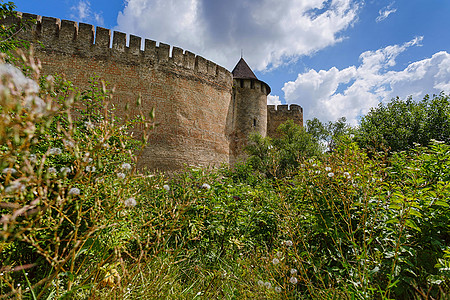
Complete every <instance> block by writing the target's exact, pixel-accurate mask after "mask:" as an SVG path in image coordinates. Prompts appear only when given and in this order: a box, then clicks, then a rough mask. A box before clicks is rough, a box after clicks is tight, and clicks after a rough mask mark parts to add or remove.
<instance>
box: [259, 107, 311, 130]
mask: <svg viewBox="0 0 450 300" xmlns="http://www.w3.org/2000/svg"><path fill="white" fill-rule="evenodd" d="M287 120H293V121H294V123H295V124H298V125H300V126H303V108H302V107H301V106H300V105H297V104H291V105H290V106H289V105H286V104H284V105H277V106H275V105H267V135H268V136H271V137H276V136H278V135H279V132H278V131H277V129H278V127H279V126H280V125H281V124H282V123H284V122H286V121H287Z"/></svg>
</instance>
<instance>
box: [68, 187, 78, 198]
mask: <svg viewBox="0 0 450 300" xmlns="http://www.w3.org/2000/svg"><path fill="white" fill-rule="evenodd" d="M79 194H80V189H79V188H76V187H74V188H71V189H70V190H69V193H68V195H69V196H75V195H79Z"/></svg>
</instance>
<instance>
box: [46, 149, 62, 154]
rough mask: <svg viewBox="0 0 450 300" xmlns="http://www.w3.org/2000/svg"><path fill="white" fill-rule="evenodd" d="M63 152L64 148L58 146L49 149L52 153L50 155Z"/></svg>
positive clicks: (49, 152)
mask: <svg viewBox="0 0 450 300" xmlns="http://www.w3.org/2000/svg"><path fill="white" fill-rule="evenodd" d="M61 153H62V150H61V149H60V148H57V147H55V148H51V149H50V150H49V151H48V154H50V155H60V154H61Z"/></svg>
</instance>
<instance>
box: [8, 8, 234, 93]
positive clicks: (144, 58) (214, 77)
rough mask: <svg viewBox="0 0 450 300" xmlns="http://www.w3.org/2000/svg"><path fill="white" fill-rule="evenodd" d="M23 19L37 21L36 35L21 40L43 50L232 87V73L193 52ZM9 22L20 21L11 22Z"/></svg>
mask: <svg viewBox="0 0 450 300" xmlns="http://www.w3.org/2000/svg"><path fill="white" fill-rule="evenodd" d="M18 17H19V18H22V19H24V20H26V19H35V20H36V21H37V22H36V24H35V25H34V26H33V29H32V32H23V33H21V38H23V39H26V40H29V41H32V42H37V41H40V42H41V43H42V45H43V50H42V51H55V52H59V53H63V54H67V55H79V56H82V57H87V58H89V57H93V58H95V57H98V58H102V59H108V60H116V61H122V62H127V63H135V64H149V65H155V64H157V65H161V66H164V67H166V68H174V69H175V70H176V69H180V68H181V69H184V70H186V71H190V72H192V75H196V76H201V77H207V79H208V81H210V82H211V81H212V82H215V83H217V84H219V85H224V86H225V85H229V83H230V82H231V80H232V75H231V72H229V71H228V70H226V69H225V68H223V67H221V66H219V65H217V64H216V63H214V62H212V61H209V60H207V59H205V58H203V57H201V56H198V55H195V54H193V53H192V52H189V51H185V50H183V49H181V48H178V47H171V46H170V45H167V44H164V43H158V44H157V43H156V41H153V40H149V39H142V38H141V37H138V36H135V35H129V43H128V45H127V34H126V33H123V32H119V31H111V30H109V29H106V28H102V27H95V26H93V25H90V24H85V23H77V22H74V21H69V20H60V19H57V18H52V17H45V16H38V15H33V14H28V13H19V15H18ZM7 22H17V19H16V20H14V19H9V20H7Z"/></svg>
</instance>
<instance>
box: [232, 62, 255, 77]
mask: <svg viewBox="0 0 450 300" xmlns="http://www.w3.org/2000/svg"><path fill="white" fill-rule="evenodd" d="M231 73H232V74H233V77H234V78H237V79H256V80H258V78H256V76H255V74H254V73H253V71H252V69H250V67H249V66H248V65H247V63H246V62H245V60H244V59H243V58H242V57H241V59H240V60H239V62H238V63H237V65H236V67H234V69H233V71H232V72H231Z"/></svg>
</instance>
